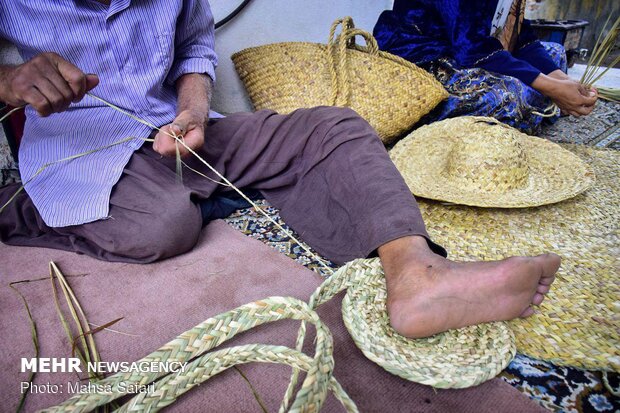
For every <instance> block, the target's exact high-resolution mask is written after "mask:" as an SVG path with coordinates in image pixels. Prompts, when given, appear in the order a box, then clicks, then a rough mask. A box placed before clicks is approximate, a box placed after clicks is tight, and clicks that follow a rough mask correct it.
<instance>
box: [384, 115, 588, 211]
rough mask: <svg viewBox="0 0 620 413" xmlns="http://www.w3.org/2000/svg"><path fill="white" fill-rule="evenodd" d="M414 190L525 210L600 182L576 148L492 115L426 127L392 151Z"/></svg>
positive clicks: (423, 194)
mask: <svg viewBox="0 0 620 413" xmlns="http://www.w3.org/2000/svg"><path fill="white" fill-rule="evenodd" d="M390 155H391V157H392V159H393V160H394V163H395V164H396V167H397V168H398V169H399V170H400V172H401V173H402V174H403V176H404V177H405V179H406V180H407V183H408V185H409V187H410V188H411V191H412V192H413V193H414V194H415V195H417V196H421V197H424V198H429V199H436V200H441V201H448V202H453V203H456V204H462V205H474V206H481V207H499V208H523V207H531V206H538V205H545V204H550V203H555V202H559V201H562V200H565V199H568V198H571V197H574V196H575V195H577V194H579V193H581V192H583V191H585V190H587V189H588V188H589V187H590V186H592V185H593V184H594V181H595V176H594V172H593V171H592V169H591V168H590V167H589V166H588V165H587V164H586V163H585V162H583V161H582V160H581V159H579V158H578V157H577V156H575V155H574V154H572V153H571V152H569V151H567V150H564V149H562V148H561V147H560V146H558V145H557V144H555V143H553V142H549V141H547V140H545V139H541V138H536V137H533V136H528V135H526V134H524V133H522V132H519V131H518V130H516V129H514V128H511V127H510V126H507V125H504V124H502V123H501V122H499V121H497V120H495V119H493V118H487V117H478V116H462V117H458V118H452V119H446V120H443V121H440V122H435V123H432V124H430V125H427V126H423V127H421V128H420V129H417V130H416V131H414V132H413V133H411V134H410V135H409V136H408V137H406V138H404V139H403V140H401V141H400V142H398V143H397V144H396V145H395V146H394V148H393V149H392V151H391V152H390Z"/></svg>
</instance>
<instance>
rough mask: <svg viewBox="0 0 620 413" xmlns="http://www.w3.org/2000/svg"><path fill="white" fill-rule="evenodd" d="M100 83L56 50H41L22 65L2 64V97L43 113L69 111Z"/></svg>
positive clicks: (0, 81) (0, 90) (0, 93)
mask: <svg viewBox="0 0 620 413" xmlns="http://www.w3.org/2000/svg"><path fill="white" fill-rule="evenodd" d="M97 84H99V78H98V77H97V76H96V75H92V74H89V75H87V74H85V73H84V72H82V71H81V70H80V69H78V68H77V67H75V66H74V65H73V64H71V63H69V62H67V61H66V60H65V59H63V58H62V57H60V56H59V55H57V54H56V53H41V54H39V55H37V56H35V57H34V58H32V59H31V60H29V61H28V62H26V63H24V64H21V65H19V66H2V67H0V100H2V101H3V102H5V103H8V104H9V105H11V106H15V107H18V106H23V105H31V106H32V107H33V108H34V109H35V110H36V111H37V112H39V114H40V115H41V116H49V115H50V114H52V113H54V112H62V111H64V110H66V109H67V108H68V107H69V105H70V104H71V102H79V101H80V100H82V98H83V97H84V94H86V92H88V91H89V90H91V89H92V88H94V87H95V86H97Z"/></svg>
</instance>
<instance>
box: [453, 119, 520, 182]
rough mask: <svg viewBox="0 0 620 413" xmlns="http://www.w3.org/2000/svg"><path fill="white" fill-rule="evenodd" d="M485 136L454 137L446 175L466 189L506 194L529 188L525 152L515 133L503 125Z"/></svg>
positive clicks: (467, 134)
mask: <svg viewBox="0 0 620 413" xmlns="http://www.w3.org/2000/svg"><path fill="white" fill-rule="evenodd" d="M495 126H496V127H491V128H487V129H486V131H485V132H487V133H484V134H479V133H467V131H465V133H464V134H460V135H457V136H455V140H456V142H455V144H454V145H453V146H452V148H451V150H450V153H449V155H448V157H447V160H446V165H445V170H444V172H445V173H446V175H448V176H449V177H450V178H451V179H453V180H454V181H455V182H456V183H457V184H458V185H460V186H462V187H463V188H468V189H475V190H480V191H485V192H491V191H493V192H498V191H499V192H506V191H510V190H514V189H518V188H522V187H524V186H526V185H527V183H528V177H529V166H528V162H527V157H526V155H525V151H524V150H523V147H522V146H521V144H520V142H519V140H518V139H517V136H515V135H514V133H513V132H512V130H510V129H508V128H504V127H502V126H501V125H495Z"/></svg>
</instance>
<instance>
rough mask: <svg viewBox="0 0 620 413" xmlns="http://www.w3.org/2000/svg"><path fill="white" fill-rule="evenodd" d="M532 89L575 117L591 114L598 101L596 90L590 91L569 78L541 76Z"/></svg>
mask: <svg viewBox="0 0 620 413" xmlns="http://www.w3.org/2000/svg"><path fill="white" fill-rule="evenodd" d="M552 73H555V72H552ZM532 87H533V88H534V89H536V90H538V91H539V92H541V93H542V94H544V95H545V96H548V97H549V98H550V99H551V100H553V102H554V103H555V104H556V105H558V107H559V108H560V109H561V110H562V112H564V113H568V114H569V115H573V116H582V115H588V114H590V112H592V110H593V109H594V105H595V104H596V101H597V99H598V92H597V91H596V89H594V88H590V89H588V88H586V87H585V86H584V85H582V84H581V83H579V82H577V81H575V80H572V79H570V78H568V77H567V78H565V79H560V78H557V76H553V77H552V76H547V75H543V74H540V75H539V76H538V77H537V78H536V80H534V82H533V83H532Z"/></svg>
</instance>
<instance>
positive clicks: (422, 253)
mask: <svg viewBox="0 0 620 413" xmlns="http://www.w3.org/2000/svg"><path fill="white" fill-rule="evenodd" d="M378 252H379V257H380V258H381V263H382V264H383V268H384V271H385V273H386V275H390V274H398V273H401V272H402V271H403V270H407V272H411V270H412V269H414V268H417V267H427V266H429V265H434V264H438V263H439V262H441V261H444V260H445V259H444V258H443V257H441V256H440V255H437V254H435V253H434V252H433V251H432V250H431V249H430V247H429V246H428V242H427V240H426V238H424V237H422V236H419V235H413V236H407V237H402V238H398V239H395V240H393V241H390V242H388V243H385V244H383V245H382V246H380V247H379V249H378Z"/></svg>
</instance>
